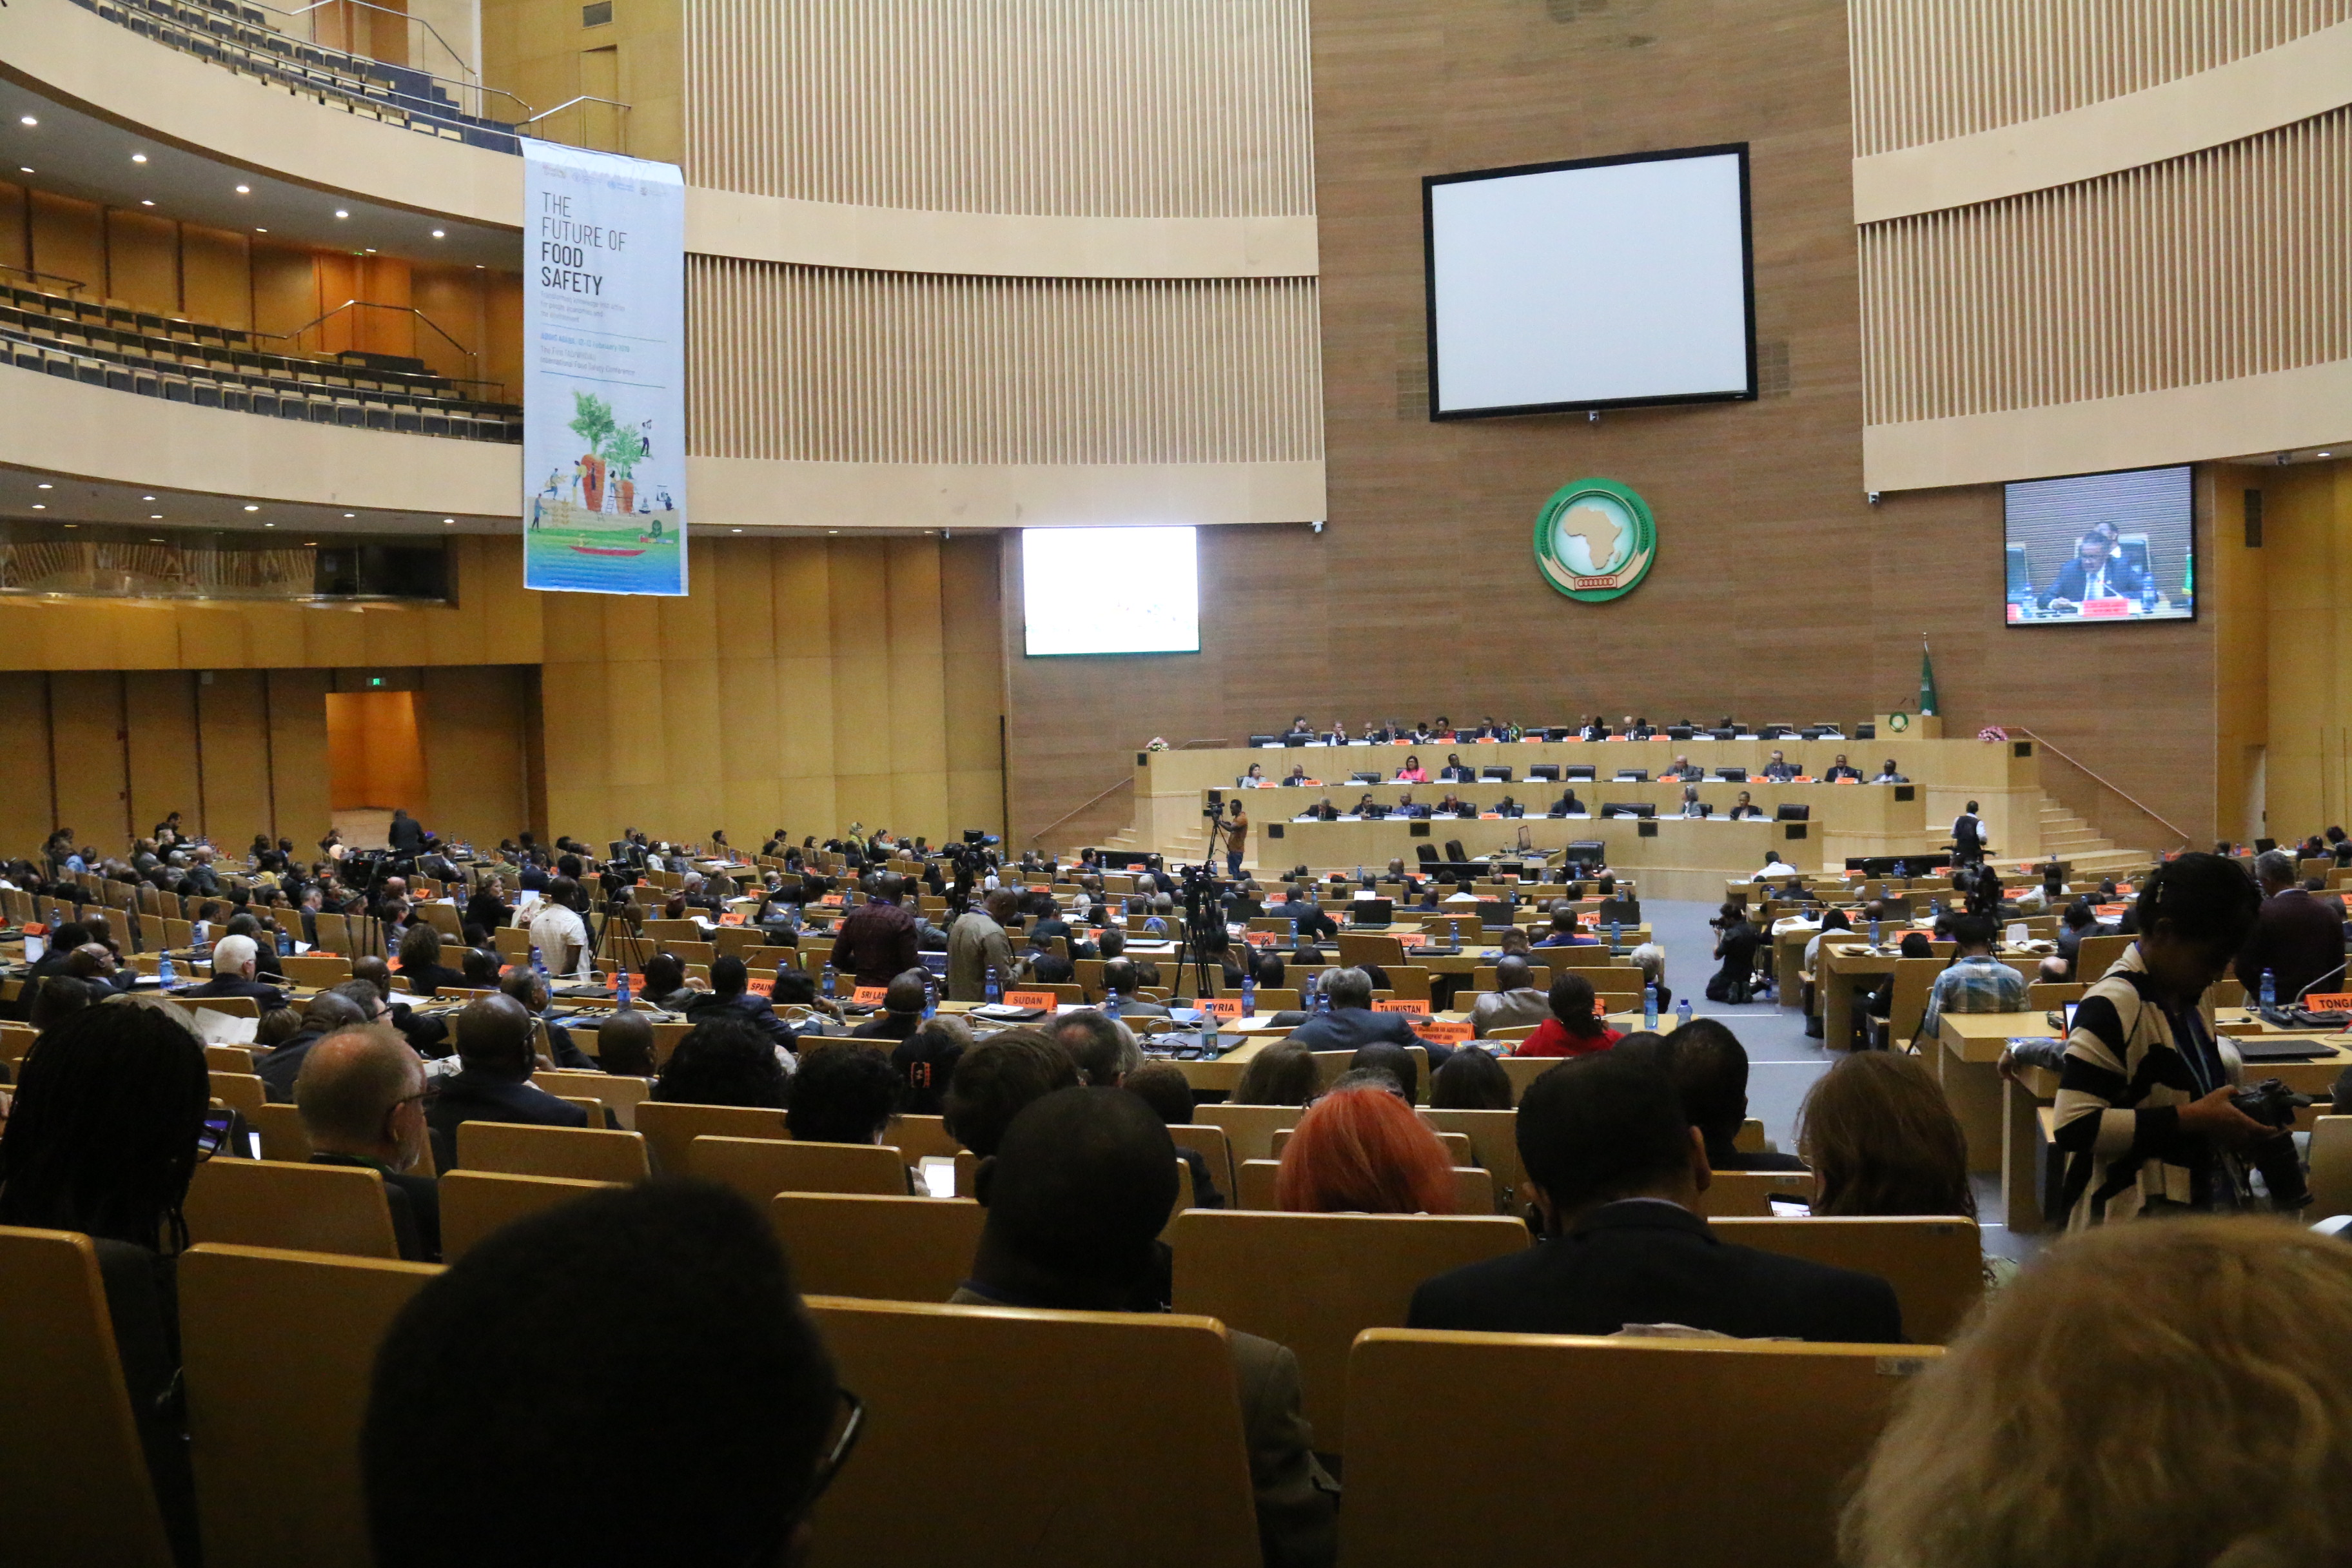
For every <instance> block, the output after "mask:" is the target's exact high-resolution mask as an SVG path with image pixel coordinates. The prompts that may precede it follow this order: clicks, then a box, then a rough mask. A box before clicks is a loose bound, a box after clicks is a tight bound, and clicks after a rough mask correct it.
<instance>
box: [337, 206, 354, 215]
mask: <svg viewBox="0 0 2352 1568" xmlns="http://www.w3.org/2000/svg"><path fill="white" fill-rule="evenodd" d="M335 216H337V217H349V216H352V215H351V214H349V213H347V212H345V211H344V210H343V209H342V208H341V207H337V208H336V209H335Z"/></svg>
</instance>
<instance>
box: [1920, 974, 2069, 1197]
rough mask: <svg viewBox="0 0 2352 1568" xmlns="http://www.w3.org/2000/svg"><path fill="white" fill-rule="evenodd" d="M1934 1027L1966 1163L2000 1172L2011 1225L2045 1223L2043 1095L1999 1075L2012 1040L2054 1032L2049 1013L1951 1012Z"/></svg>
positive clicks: (1937, 1056) (1937, 1060)
mask: <svg viewBox="0 0 2352 1568" xmlns="http://www.w3.org/2000/svg"><path fill="white" fill-rule="evenodd" d="M2056 1034H2057V1031H2056V1030H2055V1029H2053V1028H2052V1027H2051V1026H2050V1021H2049V1018H2048V1016H2046V1014H2045V1013H2044V1012H2042V1011H2034V1012H2027V1013H1947V1014H1945V1015H1944V1016H1942V1017H1941V1018H1939V1019H1937V1035H1938V1036H1939V1037H1940V1039H1941V1042H1942V1047H1943V1048H1942V1049H1940V1050H1938V1051H1937V1052H1936V1053H1935V1062H1934V1066H1935V1068H1936V1070H1937V1077H1939V1078H1940V1079H1942V1080H1943V1084H1944V1098H1945V1099H1947V1100H1950V1101H1951V1104H1952V1112H1953V1114H1954V1115H1956V1116H1958V1118H1959V1119H1960V1128H1961V1131H1964V1132H1966V1133H1967V1134H1968V1140H1969V1170H1971V1171H1998V1172H1999V1173H2000V1209H2001V1213H2000V1223H2001V1224H2002V1225H2005V1226H2009V1227H2010V1228H2011V1230H2021V1231H2022V1230H2038V1229H2040V1228H2041V1227H2042V1196H2041V1186H2040V1180H2039V1174H2038V1173H2039V1171H2040V1168H2041V1167H2040V1162H2039V1155H2040V1151H2041V1143H2042V1130H2041V1127H2040V1124H2039V1122H2038V1121H2037V1119H2036V1118H2035V1116H2034V1111H2035V1110H2037V1109H2038V1108H2039V1107H2040V1105H2041V1104H2042V1103H2043V1101H2042V1100H2041V1099H2038V1098H2037V1097H2036V1095H2035V1094H2034V1092H2033V1088H2032V1086H2031V1085H2027V1084H2018V1083H2012V1082H2011V1081H2010V1080H2008V1079H2004V1078H2002V1077H2001V1076H2000V1068H1999V1066H1998V1065H1997V1064H1999V1062H2000V1058H2001V1053H2002V1052H2003V1051H2005V1050H2007V1049H2008V1048H2009V1042H2010V1041H2011V1039H2024V1038H2033V1039H2048V1038H2051V1037H2053V1036H2055V1035H2056ZM2056 1092H2057V1086H2056V1085H2055V1084H2053V1085H2051V1093H2052V1094H2053V1095H2054V1094H2055V1093H2056Z"/></svg>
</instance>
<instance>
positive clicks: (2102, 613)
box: [2082, 599, 2131, 621]
mask: <svg viewBox="0 0 2352 1568" xmlns="http://www.w3.org/2000/svg"><path fill="white" fill-rule="evenodd" d="M2130 614H2131V601H2130V600H2129V599H2085V600H2084V601H2083V610H2082V616H2083V618H2084V620H2086V621H2119V620H2122V619H2123V618H2124V617H2125V616H2128V615H2130Z"/></svg>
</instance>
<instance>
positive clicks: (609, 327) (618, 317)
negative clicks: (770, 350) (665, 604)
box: [522, 138, 686, 594]
mask: <svg viewBox="0 0 2352 1568" xmlns="http://www.w3.org/2000/svg"><path fill="white" fill-rule="evenodd" d="M523 211H524V228H523V246H524V256H523V260H524V266H523V306H522V311H523V314H522V328H523V445H522V470H523V498H522V514H523V586H525V587H526V588H540V589H565V590H569V591H571V592H573V593H584V594H684V593H685V592H686V182H685V179H684V177H683V176H682V175H681V174H679V172H678V169H677V165H676V164H674V163H647V162H646V160H644V159H642V158H624V157H621V156H619V155H617V154H615V153H591V152H588V151H586V150H584V149H582V148H578V147H564V146H559V145H557V144H555V143H553V142H540V141H534V140H530V139H528V138H526V139H525V140H524V142H523Z"/></svg>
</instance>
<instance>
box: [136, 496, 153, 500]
mask: <svg viewBox="0 0 2352 1568" xmlns="http://www.w3.org/2000/svg"><path fill="white" fill-rule="evenodd" d="M139 499H140V500H154V499H155V498H154V497H153V496H141V497H140V498H139Z"/></svg>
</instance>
